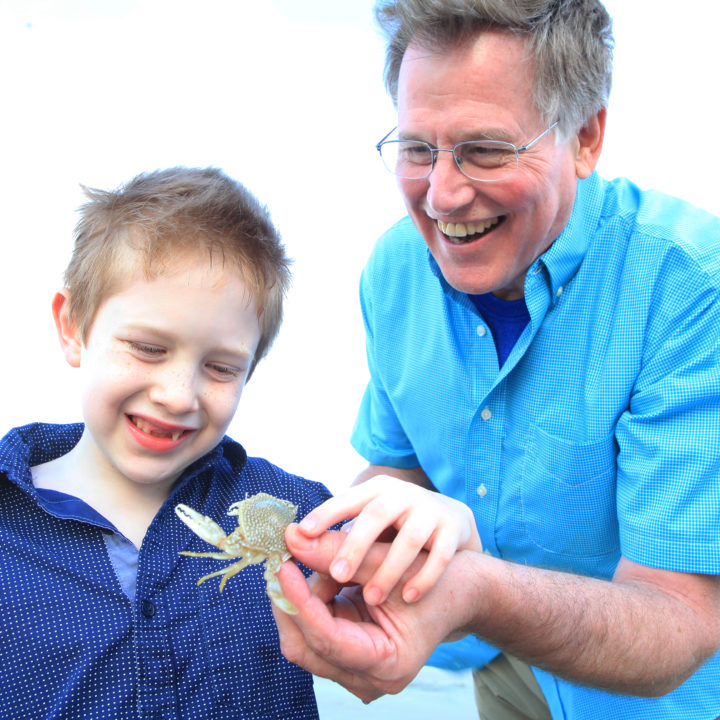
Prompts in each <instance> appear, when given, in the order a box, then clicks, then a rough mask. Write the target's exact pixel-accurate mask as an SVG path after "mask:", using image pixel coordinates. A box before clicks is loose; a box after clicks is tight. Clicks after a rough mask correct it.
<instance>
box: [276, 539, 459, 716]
mask: <svg viewBox="0 0 720 720" xmlns="http://www.w3.org/2000/svg"><path fill="white" fill-rule="evenodd" d="M286 540H287V542H288V547H289V548H290V550H291V552H292V553H293V555H294V556H295V557H296V558H297V559H298V560H300V562H305V563H307V564H308V565H311V566H312V567H314V568H316V569H318V570H319V571H320V572H322V573H327V572H328V570H329V565H330V563H331V561H332V559H333V557H334V556H335V555H336V553H337V551H338V549H339V547H340V545H341V544H342V543H343V541H344V540H345V535H344V534H343V533H325V534H324V535H322V536H321V537H320V538H317V539H308V538H307V537H305V536H304V535H303V534H302V533H300V532H299V531H298V529H297V527H295V526H292V525H291V526H290V527H289V528H288V530H287V532H286ZM388 548H389V546H388V545H384V544H380V543H378V544H375V545H374V546H373V547H372V548H370V551H369V552H368V554H367V556H366V558H365V560H364V562H363V563H362V565H361V566H360V568H359V570H358V572H357V573H356V575H355V577H354V580H355V581H357V582H359V583H364V582H365V581H366V580H367V579H369V578H370V577H372V576H373V574H374V573H375V571H376V569H377V568H378V567H379V566H380V565H381V564H382V562H383V560H384V558H385V556H386V554H387V552H388ZM461 556H462V553H461V554H460V555H459V556H458V557H461ZM423 561H424V558H423V557H422V556H420V557H419V558H418V560H417V561H416V564H418V563H419V564H422V562H423ZM458 571H459V564H458V563H457V562H454V563H453V562H451V564H450V565H449V566H448V569H447V570H446V572H445V574H444V575H443V576H442V578H441V579H440V581H439V582H438V585H437V586H436V587H437V588H438V591H439V592H440V593H442V597H443V598H444V600H443V601H442V602H433V598H434V596H435V589H433V590H431V591H430V592H429V593H428V594H427V595H426V596H425V597H424V598H423V599H421V600H419V601H418V602H416V603H413V604H412V605H408V604H407V603H405V602H404V601H403V599H402V597H401V596H400V590H399V588H396V589H395V590H393V592H391V594H390V596H389V597H388V598H387V599H386V600H385V601H384V602H382V603H381V604H379V605H368V604H366V602H365V601H364V599H363V596H362V592H361V587H359V586H353V587H342V586H341V585H340V584H339V583H337V582H336V581H334V580H333V579H332V578H330V577H327V576H325V575H317V574H316V575H313V577H312V578H311V579H310V584H308V582H306V580H305V578H304V577H303V575H302V573H301V572H300V571H299V569H298V568H297V566H295V564H294V563H293V562H287V563H285V564H284V565H283V567H282V568H281V570H280V572H279V574H278V578H279V580H280V584H281V586H282V589H283V593H284V594H285V597H286V598H287V599H288V600H290V602H292V603H293V604H294V605H295V606H296V607H297V608H298V609H299V613H298V614H297V615H293V616H290V615H286V614H285V613H283V612H282V611H280V610H278V609H277V608H275V607H273V612H274V614H275V619H276V622H277V626H278V631H279V633H280V647H281V650H282V653H283V655H285V657H286V658H287V659H288V660H290V661H291V662H294V663H296V664H298V665H300V666H301V667H303V668H305V669H306V670H309V671H310V672H312V673H313V674H315V675H319V676H321V677H326V678H330V679H331V680H334V681H336V682H338V683H340V684H341V685H343V686H344V687H345V688H346V689H348V690H349V691H350V692H352V693H353V694H355V695H357V696H358V697H359V698H360V699H361V700H363V701H364V702H370V701H371V700H375V699H376V698H378V697H380V696H381V695H383V694H385V693H397V692H400V690H402V689H403V688H404V687H405V686H406V685H408V683H410V681H411V680H412V679H413V678H414V677H415V675H417V673H418V672H419V670H420V669H421V668H422V666H423V665H424V664H425V661H426V660H427V658H428V657H429V656H430V654H431V653H432V651H433V650H434V649H435V647H436V646H437V645H438V644H439V643H440V642H442V641H443V640H445V639H446V637H447V636H448V634H449V633H450V632H451V631H453V630H454V629H455V628H454V625H457V623H458V620H459V618H462V615H461V614H460V613H458V606H457V605H456V606H455V608H454V610H453V617H451V615H450V612H449V608H448V602H447V600H448V599H450V600H451V599H452V597H453V595H454V594H455V591H454V589H453V587H452V583H453V582H457V584H458V586H460V587H464V588H465V589H466V590H467V588H468V582H467V577H465V581H464V582H461V581H460V577H459V575H460V573H459V572H458ZM416 572H417V567H416V566H415V565H413V566H411V568H410V569H409V570H408V573H409V574H411V575H412V574H414V573H416ZM463 592H464V591H463ZM338 593H339V594H338ZM435 599H436V600H437V598H435ZM462 634H464V633H462ZM462 634H461V635H459V636H458V637H461V636H462Z"/></svg>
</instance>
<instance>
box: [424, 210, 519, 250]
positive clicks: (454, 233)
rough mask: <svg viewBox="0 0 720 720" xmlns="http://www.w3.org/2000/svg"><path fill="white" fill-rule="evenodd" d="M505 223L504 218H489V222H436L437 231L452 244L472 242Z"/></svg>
mask: <svg viewBox="0 0 720 720" xmlns="http://www.w3.org/2000/svg"><path fill="white" fill-rule="evenodd" d="M504 221H505V216H504V215H500V216H498V217H494V218H490V219H489V220H479V221H477V222H468V223H461V222H449V223H445V222H443V221H442V220H437V221H436V222H437V226H438V230H440V232H441V233H442V234H443V235H444V236H445V237H446V238H447V239H448V240H449V241H450V242H452V243H456V244H464V243H469V242H472V241H473V240H477V239H478V238H481V237H482V236H483V235H487V233H489V232H490V231H491V230H493V229H494V228H496V227H497V226H498V225H500V224H501V223H503V222H504Z"/></svg>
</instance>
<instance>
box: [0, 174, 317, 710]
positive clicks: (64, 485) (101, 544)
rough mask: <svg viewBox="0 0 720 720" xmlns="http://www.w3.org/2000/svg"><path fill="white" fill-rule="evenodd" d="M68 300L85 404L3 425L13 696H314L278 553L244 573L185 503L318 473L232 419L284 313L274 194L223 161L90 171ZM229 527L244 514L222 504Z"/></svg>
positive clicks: (279, 492)
mask: <svg viewBox="0 0 720 720" xmlns="http://www.w3.org/2000/svg"><path fill="white" fill-rule="evenodd" d="M86 192H87V195H88V198H89V201H88V202H87V203H86V204H85V205H84V206H83V208H82V209H81V220H80V222H79V224H78V227H77V231H76V245H75V250H74V254H73V257H72V260H71V262H70V265H69V267H68V269H67V271H66V274H65V281H66V287H65V289H63V290H62V291H60V292H58V293H57V295H56V296H55V298H54V301H53V306H52V307H53V315H54V318H55V322H56V325H57V329H58V335H59V338H60V344H61V347H62V350H63V353H64V355H65V359H66V360H67V362H68V363H69V364H70V365H71V366H73V367H77V368H79V369H80V371H81V373H82V387H83V396H82V408H83V418H84V424H82V425H80V424H78V425H68V426H51V425H44V424H39V423H37V424H32V425H27V426H25V427H22V428H17V429H16V430H13V431H11V432H10V433H9V434H8V435H7V436H6V437H5V438H4V439H3V440H2V442H1V443H0V622H1V623H2V631H1V632H0V661H1V663H2V667H3V680H2V683H1V684H0V707H2V715H3V717H8V718H10V717H12V718H21V717H22V718H68V719H70V718H73V719H77V718H84V719H86V720H89V719H90V718H97V719H98V720H107V719H108V718H113V720H125V719H128V720H129V719H130V718H132V719H133V720H135V719H136V718H141V717H142V718H181V717H182V718H196V719H198V720H200V719H202V720H209V719H210V718H213V719H217V720H220V719H222V718H228V719H229V718H233V720H236V719H237V718H283V719H289V718H303V719H305V718H315V717H317V708H316V704H315V699H314V696H313V692H312V678H311V676H310V675H309V674H308V673H306V672H305V671H304V670H301V669H300V668H299V667H297V666H295V665H292V664H291V663H289V662H287V661H286V660H285V659H284V658H283V657H282V656H281V654H280V652H279V648H278V640H277V633H276V629H275V624H274V622H273V619H272V614H271V610H270V603H269V600H268V598H267V596H266V593H265V581H264V580H263V577H262V568H261V567H260V566H252V567H250V568H247V569H246V570H244V571H243V575H242V576H241V577H240V578H237V579H235V580H232V581H230V582H229V583H228V584H227V586H226V587H225V589H224V591H223V593H222V595H221V594H220V593H219V592H218V583H217V582H206V583H204V584H202V585H201V586H199V587H198V586H197V585H196V582H195V580H196V579H197V578H198V577H199V576H200V575H202V574H203V573H205V572H210V571H212V570H216V569H218V563H217V562H215V561H214V560H212V559H202V560H201V559H198V558H189V557H184V556H181V555H180V554H179V552H180V551H181V550H190V551H206V550H209V549H212V548H209V546H208V545H207V544H206V543H204V542H203V541H202V540H200V539H199V538H197V537H196V536H195V535H194V534H193V533H192V532H191V531H190V530H189V529H188V528H187V527H186V526H185V525H184V524H183V523H182V522H180V521H179V520H178V519H177V517H176V516H175V513H174V512H173V509H174V507H175V506H176V505H177V504H178V503H186V504H187V505H189V506H190V507H193V508H196V509H197V510H198V511H200V512H201V513H203V514H205V515H208V516H210V517H213V518H216V519H221V518H223V517H224V516H225V512H226V511H227V508H228V507H229V506H230V505H231V504H232V503H233V502H236V501H238V500H242V499H243V498H244V497H245V496H246V495H247V496H250V495H253V494H255V493H257V492H260V491H262V492H267V493H270V494H273V495H276V496H277V497H281V498H285V499H287V500H289V501H291V502H292V503H294V504H296V505H298V506H299V510H298V517H299V518H301V517H303V516H304V515H305V514H306V513H307V512H308V511H309V510H310V509H311V508H313V507H315V506H317V505H319V504H320V503H321V502H322V501H323V500H325V499H326V498H328V497H329V492H328V491H327V490H326V489H325V488H324V487H323V486H321V485H319V484H317V483H311V482H309V481H307V480H304V479H302V478H299V477H296V476H293V475H289V474H287V473H285V472H283V471H282V470H280V469H278V468H276V467H274V466H273V465H271V464H270V463H268V462H266V461H265V460H261V459H258V458H248V457H247V455H246V454H245V451H244V450H243V448H242V447H241V446H240V445H238V444H237V443H235V442H233V441H232V440H230V439H229V438H227V437H225V436H224V435H225V430H226V429H227V427H228V425H229V423H230V421H231V419H232V417H233V415H234V413H235V410H236V408H237V405H238V401H239V400H240V395H241V393H242V389H243V386H244V384H245V382H246V381H247V379H248V378H249V377H250V375H251V374H252V371H253V370H254V368H255V367H256V365H257V363H258V362H259V360H260V359H261V358H262V357H263V355H264V354H265V353H266V352H267V350H268V348H269V347H270V345H271V343H272V341H273V339H274V338H275V335H276V334H277V331H278V329H279V325H280V322H281V317H282V298H283V294H284V292H285V289H286V287H287V284H288V281H289V271H288V261H287V258H286V257H285V254H284V249H283V247H282V245H281V243H280V239H279V236H278V233H277V231H276V230H275V228H274V227H273V225H272V223H271V221H270V218H269V216H268V214H267V212H266V211H265V210H264V209H263V208H262V207H261V206H260V205H259V204H258V203H257V201H256V200H255V199H254V198H253V197H252V196H251V195H250V194H249V193H248V192H247V191H246V190H245V189H244V188H243V187H242V186H241V185H239V184H238V183H236V182H234V181H233V180H231V179H229V178H228V177H226V176H225V175H224V174H223V173H221V172H220V171H218V170H214V169H207V170H190V169H183V168H176V169H172V170H167V171H163V172H154V173H150V174H145V175H140V176H138V177H136V178H135V179H134V180H132V181H131V182H130V183H128V184H127V185H126V186H124V187H122V188H120V189H119V190H118V191H115V192H102V191H98V190H88V191H86ZM222 524H223V526H224V527H225V530H226V531H228V532H229V531H230V530H232V529H233V527H234V519H233V520H224V521H222Z"/></svg>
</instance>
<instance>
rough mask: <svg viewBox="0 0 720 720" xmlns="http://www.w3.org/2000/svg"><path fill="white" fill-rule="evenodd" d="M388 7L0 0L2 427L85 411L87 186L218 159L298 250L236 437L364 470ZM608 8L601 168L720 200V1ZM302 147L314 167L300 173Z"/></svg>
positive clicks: (286, 1) (338, 481)
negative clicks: (608, 91)
mask: <svg viewBox="0 0 720 720" xmlns="http://www.w3.org/2000/svg"><path fill="white" fill-rule="evenodd" d="M372 5H373V2H372V0H303V1H302V2H299V1H298V0H261V1H259V2H258V1H257V0H253V1H250V0H205V1H204V2H202V3H200V2H197V0H192V1H188V0H124V1H123V0H103V1H102V2H96V1H94V0H63V1H60V0H58V1H56V2H51V1H50V0H44V1H41V0H24V1H22V2H20V1H19V0H0V67H2V68H3V70H2V73H1V74H0V89H1V91H2V95H1V96H0V102H1V105H0V107H1V108H2V109H1V115H0V128H1V129H2V133H1V134H0V148H1V152H0V159H1V165H0V203H2V205H1V209H2V256H1V257H2V269H3V273H2V282H0V293H2V297H1V303H2V304H1V306H0V307H2V339H3V342H2V360H1V361H0V363H1V364H0V367H1V368H2V391H3V392H2V403H0V430H2V431H5V430H6V429H8V428H10V427H11V426H13V425H19V424H22V423H26V422H31V421H34V420H44V421H50V422H65V421H71V420H78V419H80V409H79V406H78V401H77V397H78V391H77V384H76V375H75V373H74V371H73V370H72V369H71V368H69V367H68V366H66V365H65V363H64V360H63V359H62V356H61V354H60V352H59V348H58V344H57V340H56V337H55V330H54V325H53V323H52V318H51V314H50V301H51V299H52V296H53V293H54V291H55V290H56V289H57V288H58V287H59V286H60V284H61V278H62V272H63V270H64V268H65V265H66V264H67V261H68V259H69V257H70V252H71V249H72V232H73V227H74V224H75V222H76V216H75V209H76V208H77V206H78V205H79V204H80V203H81V202H82V199H83V196H82V194H81V191H80V187H79V185H80V183H83V184H85V185H89V186H95V187H101V188H114V187H116V186H117V185H119V184H121V183H122V182H125V181H127V180H129V179H130V178H131V177H133V176H134V175H136V174H137V173H139V172H142V171H145V170H153V169H157V168H164V167H169V166H173V165H188V166H205V165H214V166H218V167H221V168H223V169H224V170H225V171H226V172H227V173H228V174H230V175H231V176H233V177H235V178H236V179H238V180H240V181H241V182H243V183H245V184H246V185H247V186H248V187H249V189H250V190H251V191H252V192H253V193H254V194H255V195H256V196H257V197H258V198H259V199H260V200H261V201H262V202H263V203H265V204H267V205H268V207H269V208H270V211H271V214H272V217H273V220H274V222H275V224H276V225H277V226H278V228H279V229H280V231H281V233H282V235H283V238H284V241H285V243H286V245H287V248H288V252H289V254H290V256H292V257H293V258H295V263H294V278H295V279H294V284H293V288H292V291H291V293H290V295H289V297H288V301H287V306H286V320H285V323H284V326H283V329H282V331H281V333H280V337H279V339H278V341H277V342H276V344H275V346H274V348H273V349H272V350H271V352H270V355H269V356H268V358H267V359H265V360H264V361H263V362H262V363H261V364H260V366H259V368H258V370H257V372H256V374H255V376H254V377H253V379H252V380H251V382H250V383H249V385H248V386H247V388H246V390H245V394H244V396H243V399H242V401H241V403H240V409H239V411H238V415H237V417H236V419H235V420H234V421H233V424H232V426H231V428H230V434H231V435H232V436H233V437H235V438H236V439H238V440H239V441H240V442H242V443H243V445H245V447H246V448H247V450H248V452H249V453H250V454H253V455H261V456H266V457H268V458H269V459H270V460H271V461H273V462H275V463H276V464H278V465H281V466H282V467H284V468H286V469H287V470H290V471H292V472H296V473H298V474H302V475H305V476H307V477H311V478H313V479H317V480H321V481H323V482H325V483H326V484H327V485H328V486H329V487H330V488H331V489H333V490H335V491H336V490H339V489H340V488H342V487H344V486H345V485H347V484H348V483H349V482H350V481H351V479H352V477H353V476H354V475H355V474H356V472H357V471H358V470H359V469H360V468H362V467H363V466H364V461H362V459H361V458H359V457H358V456H357V455H356V454H355V453H354V451H353V450H352V449H351V447H350V445H349V443H348V436H349V434H350V431H351V428H352V423H353V421H354V415H355V410H356V407H357V405H358V402H359V400H360V397H361V395H362V391H363V388H364V384H365V381H366V378H367V370H366V367H365V358H364V338H363V330H362V321H361V317H360V312H359V307H358V302H357V283H358V276H359V273H360V270H361V268H362V266H363V264H364V261H365V258H366V257H367V255H368V253H369V252H370V250H371V247H372V245H373V242H374V241H375V239H376V238H377V236H378V235H379V234H380V233H381V232H382V231H383V230H384V229H385V228H386V227H387V226H388V225H389V224H390V223H392V222H393V221H394V220H396V219H397V218H399V217H400V216H401V215H402V214H403V212H404V211H403V206H402V202H401V200H400V198H399V195H398V193H397V191H396V189H395V185H394V181H393V179H392V177H391V176H389V175H388V174H387V173H386V172H385V171H384V170H383V168H382V167H381V165H380V162H379V159H378V158H377V156H376V153H375V150H374V147H373V146H374V144H375V142H376V141H377V140H378V139H379V138H380V137H382V135H384V134H385V132H387V131H388V130H389V129H390V128H391V127H392V126H393V125H394V122H393V109H392V106H391V103H390V102H389V100H388V99H387V98H386V96H385V92H384V88H383V84H382V78H381V76H382V66H383V45H382V39H381V38H380V36H379V35H378V33H377V31H376V29H375V27H374V24H373V19H372V14H371V8H372ZM606 6H607V8H608V10H609V11H610V13H611V15H613V17H614V20H615V35H616V45H617V47H616V53H615V82H614V89H613V94H612V96H611V102H610V113H609V120H608V129H607V136H606V144H605V151H604V156H603V159H602V161H601V165H600V168H599V170H600V172H601V174H603V175H604V176H606V177H614V176H616V175H624V176H626V177H630V178H631V179H633V180H634V181H635V182H637V183H638V184H639V185H640V186H641V187H657V188H660V189H663V190H665V191H667V192H670V193H672V194H675V195H679V196H680V197H683V198H686V199H688V200H691V201H692V202H694V203H695V204H697V205H700V206H702V207H705V208H707V209H709V210H711V211H713V212H715V213H720V188H719V186H720V183H719V182H718V180H717V168H718V163H719V161H720V149H718V145H717V142H716V141H717V138H718V136H719V135H720V127H719V125H720V123H719V122H718V105H717V102H716V99H715V98H716V97H717V79H716V74H717V70H718V65H719V60H720V52H719V51H718V37H717V35H718V20H720V6H718V8H717V9H715V5H714V4H712V3H708V2H707V0H686V2H684V3H682V4H679V3H677V1H676V0H675V1H673V2H671V1H670V0H632V1H631V2H630V1H628V0H608V2H606ZM340 145H342V147H343V148H344V152H343V155H342V160H341V158H340V154H339V153H338V152H337V150H336V148H338V147H339V146H340ZM283 146H288V147H290V148H291V149H292V154H293V155H294V156H295V157H297V164H296V165H295V167H288V166H287V165H285V164H284V165H283V168H282V172H278V171H276V170H275V169H274V168H273V157H274V152H275V149H276V148H281V149H282V148H283ZM178 302H182V299H181V298H179V299H178ZM438 371H439V372H440V371H441V368H438Z"/></svg>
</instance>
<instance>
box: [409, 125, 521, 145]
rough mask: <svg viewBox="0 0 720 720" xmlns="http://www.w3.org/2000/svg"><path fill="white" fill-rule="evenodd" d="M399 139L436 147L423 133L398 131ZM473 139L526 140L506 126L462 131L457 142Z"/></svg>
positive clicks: (515, 141) (511, 142) (515, 142)
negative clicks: (519, 137) (516, 135)
mask: <svg viewBox="0 0 720 720" xmlns="http://www.w3.org/2000/svg"><path fill="white" fill-rule="evenodd" d="M397 138H398V140H406V141H408V142H413V141H417V142H425V143H427V144H428V145H430V146H431V147H435V145H434V143H432V142H430V141H429V140H426V139H425V138H424V137H423V136H422V134H421V133H413V132H400V131H398V133H397ZM472 140H498V141H500V142H506V143H510V144H512V145H518V146H519V145H521V144H522V143H523V142H524V140H519V139H517V138H515V137H514V136H513V135H511V133H510V132H509V131H508V130H507V129H506V128H500V127H498V128H487V129H484V130H469V131H467V132H463V133H461V134H460V135H459V136H458V138H457V139H456V140H455V142H456V143H460V142H468V141H472Z"/></svg>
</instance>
